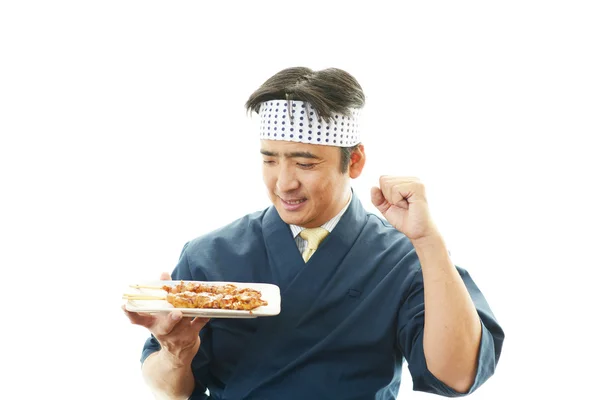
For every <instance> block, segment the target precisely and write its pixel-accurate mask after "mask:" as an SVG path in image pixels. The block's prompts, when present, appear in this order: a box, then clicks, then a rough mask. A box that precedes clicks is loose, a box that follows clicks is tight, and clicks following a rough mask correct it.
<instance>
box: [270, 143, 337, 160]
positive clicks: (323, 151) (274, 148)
mask: <svg viewBox="0 0 600 400" xmlns="http://www.w3.org/2000/svg"><path fill="white" fill-rule="evenodd" d="M260 149H261V150H264V151H269V152H273V153H277V154H280V155H285V154H292V153H304V152H308V153H311V154H314V155H316V156H318V157H320V158H323V159H335V158H336V157H339V154H340V151H339V149H338V148H337V147H335V146H325V145H320V144H310V143H298V142H290V141H285V140H261V141H260Z"/></svg>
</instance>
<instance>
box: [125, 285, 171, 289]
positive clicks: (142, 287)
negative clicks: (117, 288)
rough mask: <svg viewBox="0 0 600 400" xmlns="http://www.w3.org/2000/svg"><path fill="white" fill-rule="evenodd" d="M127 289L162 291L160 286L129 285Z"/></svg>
mask: <svg viewBox="0 0 600 400" xmlns="http://www.w3.org/2000/svg"><path fill="white" fill-rule="evenodd" d="M129 287H132V288H135V289H154V290H163V288H162V287H160V286H144V285H129Z"/></svg>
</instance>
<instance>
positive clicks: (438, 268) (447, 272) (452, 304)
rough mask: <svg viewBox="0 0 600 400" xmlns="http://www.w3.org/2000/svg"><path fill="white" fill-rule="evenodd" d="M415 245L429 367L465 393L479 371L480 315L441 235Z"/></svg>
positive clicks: (425, 351)
mask: <svg viewBox="0 0 600 400" xmlns="http://www.w3.org/2000/svg"><path fill="white" fill-rule="evenodd" d="M413 244H414V246H415V250H416V252H417V255H418V257H419V261H420V263H421V266H422V271H423V282H424V290H425V295H424V296H425V329H424V332H423V347H424V349H423V350H424V353H425V359H426V362H427V368H428V369H429V371H430V372H431V373H432V374H433V375H435V376H436V377H437V378H438V379H439V380H440V381H442V382H444V383H446V384H447V385H448V386H450V387H452V388H454V389H455V390H457V391H458V392H466V391H467V390H468V389H469V388H470V387H471V385H472V384H473V381H474V379H475V375H476V370H477V356H478V351H479V344H480V340H481V322H480V319H479V316H478V315H477V311H476V309H475V306H474V304H473V301H472V300H471V297H470V295H469V292H468V291H467V288H466V286H465V284H464V282H463V280H462V279H461V277H460V275H459V273H458V271H457V270H456V268H455V266H454V265H453V264H452V261H451V260H450V256H449V255H448V250H447V248H446V245H445V244H444V241H443V239H442V237H441V236H439V235H437V236H435V237H433V238H427V239H426V240H421V241H416V242H415V243H413Z"/></svg>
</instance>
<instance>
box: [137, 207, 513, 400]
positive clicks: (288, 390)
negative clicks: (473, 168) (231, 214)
mask: <svg viewBox="0 0 600 400" xmlns="http://www.w3.org/2000/svg"><path fill="white" fill-rule="evenodd" d="M457 269H458V271H459V273H460V275H461V277H462V279H463V280H464V282H465V285H466V287H467V288H468V290H469V293H470V295H471V298H472V299H473V301H474V303H475V306H476V308H477V311H478V314H479V316H480V319H481V323H482V340H481V346H480V350H479V359H478V368H477V377H476V380H475V384H474V385H473V387H472V388H471V390H470V392H472V391H474V390H475V389H476V388H477V387H479V386H480V385H481V384H482V383H483V382H485V381H486V380H487V379H488V378H489V377H490V376H491V375H492V374H493V372H494V370H495V367H496V364H497V362H498V359H499V357H500V351H501V348H502V343H503V340H504V333H503V331H502V328H501V327H500V325H499V324H498V322H497V321H496V319H495V317H494V315H493V313H492V311H491V310H490V307H489V306H488V304H487V302H486V300H485V298H484V297H483V295H482V293H481V292H480V291H479V289H478V288H477V286H476V285H475V283H474V282H473V280H472V279H471V277H470V276H469V274H468V273H467V272H466V271H465V270H464V269H462V268H460V267H457ZM172 277H173V279H175V280H180V279H181V280H199V281H204V280H206V281H237V282H261V283H272V284H275V285H278V286H279V288H280V290H281V313H280V314H279V315H278V316H275V317H261V318H255V319H213V320H211V321H210V322H209V323H208V324H207V325H206V326H205V327H204V329H203V330H202V331H201V332H200V337H201V340H202V345H201V347H200V350H199V352H198V354H197V355H196V357H195V358H194V360H193V363H192V369H193V372H194V377H195V379H196V389H195V391H194V394H193V395H192V397H191V399H207V398H210V399H236V400H238V399H277V400H279V399H286V400H295V399H302V400H306V399H336V400H354V399H356V400H358V399H361V400H362V399H378V400H384V399H385V400H388V399H395V398H396V396H397V394H398V389H399V386H400V378H401V371H402V363H403V362H404V361H405V360H406V361H407V362H408V367H409V370H410V372H411V375H412V377H413V382H414V384H413V387H414V389H415V390H419V391H425V392H430V393H437V394H440V395H444V396H458V395H459V393H457V392H455V391H454V390H453V389H452V388H450V387H448V386H447V385H445V384H444V383H442V382H441V381H439V380H438V379H436V378H435V377H434V376H433V375H432V374H431V373H430V372H429V371H428V370H427V367H426V364H425V356H424V353H423V324H424V297H423V275H422V272H421V267H420V264H419V259H418V257H417V254H416V252H415V250H414V248H413V246H412V244H411V242H410V240H409V239H408V238H406V236H404V235H403V234H402V233H400V232H398V231H397V230H396V229H395V228H394V227H392V226H391V225H390V224H389V223H387V221H385V220H383V219H381V218H379V217H378V216H376V215H374V214H371V213H368V212H366V210H365V209H364V208H363V206H362V204H361V203H360V201H359V199H358V198H357V197H356V196H353V199H352V201H351V204H350V206H349V208H348V210H347V211H346V213H345V214H344V215H343V216H342V218H341V220H340V221H339V223H338V225H337V226H336V227H335V229H333V232H331V233H330V234H329V235H328V236H327V237H326V238H325V240H324V241H323V242H322V244H321V245H320V247H319V249H318V250H317V252H316V253H315V254H314V255H313V256H312V258H311V259H310V260H309V261H308V262H307V263H306V264H305V263H304V261H303V260H302V256H301V254H300V252H299V251H298V248H297V247H296V244H295V242H294V239H293V237H292V234H291V231H290V228H289V226H288V225H287V224H286V223H285V222H283V221H282V219H281V218H280V217H279V214H278V213H277V211H276V209H275V208H274V207H270V208H268V209H266V210H264V211H262V212H257V213H254V214H250V215H247V216H245V217H243V218H241V219H239V220H237V221H235V222H233V223H231V224H229V225H228V226H226V227H223V228H221V229H219V230H216V231H214V232H211V233H210V234H207V235H205V236H202V237H199V238H197V239H194V240H192V241H190V242H188V243H187V244H186V245H185V247H184V249H183V251H182V253H181V257H180V260H179V263H178V265H177V266H176V268H175V270H174V272H173V275H172ZM159 348H160V346H159V344H158V343H157V342H156V340H155V339H154V338H152V337H150V338H149V339H148V341H147V342H146V344H145V346H144V350H143V354H142V361H143V360H145V358H146V357H147V356H148V355H149V354H151V353H152V352H154V351H156V350H158V349H159ZM206 388H208V389H209V391H210V397H207V395H205V394H204V392H205V389H206ZM470 392H469V393H470Z"/></svg>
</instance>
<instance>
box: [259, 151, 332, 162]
mask: <svg viewBox="0 0 600 400" xmlns="http://www.w3.org/2000/svg"><path fill="white" fill-rule="evenodd" d="M260 153H261V154H262V155H265V156H268V157H277V156H279V153H276V152H274V151H268V150H263V149H260ZM283 155H284V156H285V157H286V158H312V159H315V160H320V159H321V157H319V156H317V155H316V154H313V153H311V152H309V151H294V152H291V153H284V154H283Z"/></svg>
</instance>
